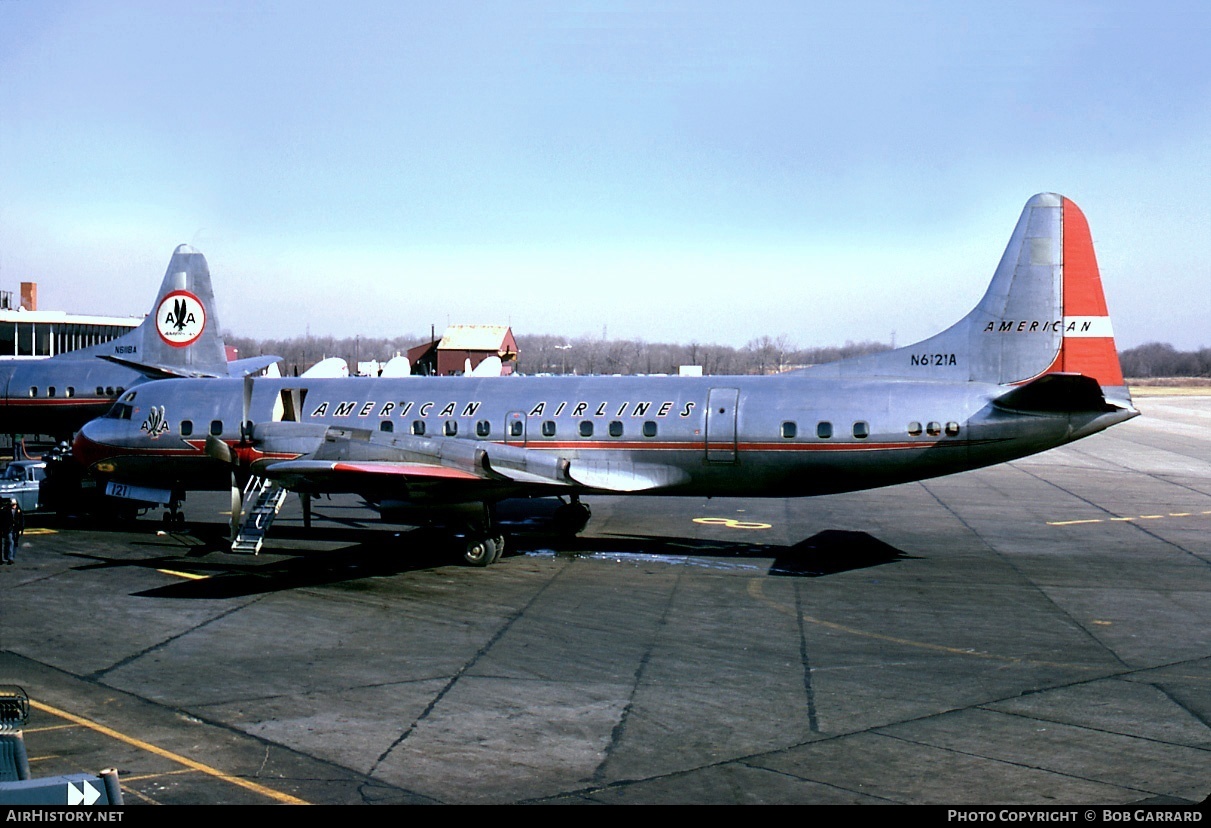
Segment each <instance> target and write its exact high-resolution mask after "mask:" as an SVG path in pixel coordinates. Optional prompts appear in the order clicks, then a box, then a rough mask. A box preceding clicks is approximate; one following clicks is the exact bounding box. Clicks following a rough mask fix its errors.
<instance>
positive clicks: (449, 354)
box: [408, 325, 517, 377]
mask: <svg viewBox="0 0 1211 828" xmlns="http://www.w3.org/2000/svg"><path fill="white" fill-rule="evenodd" d="M490 356H498V357H500V362H501V375H502V376H503V375H507V374H512V373H513V369H514V368H515V367H516V365H517V340H516V339H514V338H513V330H512V329H511V328H510V327H509V326H508V325H451V326H450V327H448V328H446V333H445V335H444V336H442V338H441V341H440V342H429V343H426V344H424V345H417V346H416V347H415V348H410V349H409V350H408V361H409V362H410V363H412V373H414V374H439V375H440V376H443V377H448V376H453V375H455V374H461V373H463V371H464V370H465V369H466V367H467V360H470V361H471V367H472V368H475V366H477V365H479V363H481V362H483V361H484V360H485V359H487V358H488V357H490Z"/></svg>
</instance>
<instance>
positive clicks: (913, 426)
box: [908, 420, 923, 437]
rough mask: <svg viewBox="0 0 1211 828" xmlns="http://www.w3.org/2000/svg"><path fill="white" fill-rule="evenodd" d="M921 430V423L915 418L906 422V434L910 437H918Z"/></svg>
mask: <svg viewBox="0 0 1211 828" xmlns="http://www.w3.org/2000/svg"><path fill="white" fill-rule="evenodd" d="M922 430H923V429H922V428H921V424H920V423H918V422H916V421H915V420H914V421H913V422H911V423H909V424H908V435H909V436H910V437H920V436H921V432H922Z"/></svg>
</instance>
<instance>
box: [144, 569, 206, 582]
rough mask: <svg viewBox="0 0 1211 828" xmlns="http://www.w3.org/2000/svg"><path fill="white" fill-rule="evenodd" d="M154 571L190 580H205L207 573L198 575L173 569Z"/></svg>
mask: <svg viewBox="0 0 1211 828" xmlns="http://www.w3.org/2000/svg"><path fill="white" fill-rule="evenodd" d="M156 572H163V573H164V574H165V575H176V576H177V577H178V578H188V579H189V580H191V581H205V580H206V579H207V578H209V577H210V576H209V575H199V574H197V573H196V572H179V571H177V570H175V569H157V570H156Z"/></svg>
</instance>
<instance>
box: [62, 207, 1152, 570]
mask: <svg viewBox="0 0 1211 828" xmlns="http://www.w3.org/2000/svg"><path fill="white" fill-rule="evenodd" d="M1137 414H1138V412H1137V411H1136V410H1135V408H1134V407H1133V405H1132V402H1131V398H1130V395H1129V394H1128V391H1127V388H1126V385H1125V384H1124V382H1123V377H1122V373H1121V371H1120V368H1119V362H1118V355H1117V352H1116V350H1115V345H1114V338H1113V334H1112V331H1111V326H1110V318H1109V316H1108V314H1107V311H1106V303H1105V299H1104V298H1103V294H1102V285H1101V278H1100V276H1099V274H1098V267H1097V262H1096V259H1095V257H1094V252H1093V243H1092V240H1091V237H1090V233H1089V227H1088V224H1087V223H1086V220H1085V217H1084V215H1083V214H1082V213H1081V211H1080V210H1079V209H1078V208H1077V206H1076V205H1075V204H1074V203H1073V202H1072V201H1070V200H1068V199H1067V198H1064V197H1062V196H1059V195H1054V194H1042V195H1037V196H1035V197H1034V198H1032V199H1030V201H1029V202H1028V203H1027V204H1026V207H1025V209H1024V210H1023V212H1022V215H1021V218H1020V219H1019V220H1018V224H1017V227H1016V228H1015V229H1014V231H1013V235H1012V237H1011V238H1010V241H1009V245H1008V247H1007V248H1006V250H1005V253H1004V255H1003V256H1002V257H1001V261H1000V264H999V265H998V266H997V269H996V272H995V274H994V275H993V278H992V283H991V285H990V286H989V288H988V291H987V292H986V293H985V295H984V297H983V299H981V300H980V303H979V304H978V305H977V306H976V307H975V309H974V310H972V311H971V312H970V313H969V314H968V315H967V316H966V317H964V318H963V319H962V320H961V321H959V322H958V323H956V324H955V325H953V326H951V327H950V328H948V329H947V330H945V331H943V332H942V333H939V334H937V335H936V336H933V337H931V338H929V339H926V340H923V341H921V342H918V343H916V344H914V345H910V346H908V347H904V348H899V349H896V350H891V351H886V352H883V353H878V354H872V355H867V356H862V357H858V358H855V359H849V360H845V361H842V362H837V363H832V364H827V365H820V366H814V367H810V368H806V369H802V370H798V371H793V372H789V373H786V374H780V375H776V376H763V377H748V376H708V377H701V378H690V377H520V378H513V377H502V378H483V379H475V378H462V379H458V380H450V379H440V378H438V379H424V380H421V379H415V378H412V379H371V378H349V379H328V380H318V379H317V380H304V379H301V378H296V379H257V380H245V381H241V380H238V379H237V380H230V379H211V380H189V381H185V380H171V379H170V380H162V381H156V382H151V383H147V384H145V385H141V386H139V387H138V388H136V389H132V390H131V391H129V392H128V393H127V394H125V395H124V396H123V397H122V398H121V399H120V400H119V401H118V402H117V403H116V404H115V405H114V407H113V408H112V409H111V410H110V412H109V413H108V414H107V415H106V417H105V418H103V419H100V420H95V421H93V422H91V423H89V424H88V425H87V426H85V428H84V429H83V430H82V431H81V432H80V434H79V436H78V438H77V440H76V443H75V456H76V458H77V460H78V461H80V462H81V463H83V464H84V465H86V466H87V467H88V468H89V469H90V470H91V471H92V473H93V474H95V475H97V476H99V477H100V478H102V479H107V480H110V481H114V482H116V483H118V484H120V485H119V486H118V491H122V490H123V489H124V486H125V485H126V484H136V485H138V486H143V487H158V488H159V489H162V490H163V494H164V495H168V496H171V497H173V498H175V497H177V496H179V495H180V493H181V492H182V491H183V490H185V489H200V488H226V487H227V486H228V485H230V484H231V480H232V478H233V472H234V473H235V475H237V476H245V477H247V476H250V475H251V476H256V477H259V478H263V479H265V480H267V481H269V482H270V483H273V484H276V485H277V486H279V487H283V488H284V489H288V490H292V491H296V492H299V493H302V494H304V495H312V494H320V493H329V492H352V493H356V494H359V495H361V496H362V497H364V498H365V499H366V500H367V501H369V502H370V503H372V504H375V505H377V506H379V507H380V508H384V509H392V511H396V510H405V511H406V510H412V511H413V512H415V513H416V514H417V518H416V520H415V521H413V522H416V523H427V522H442V523H443V524H444V525H447V526H449V527H451V528H453V529H455V530H456V531H457V532H459V533H461V534H462V535H463V536H464V537H465V541H466V550H465V557H466V559H467V560H468V561H469V562H471V563H474V564H479V565H486V564H489V563H491V562H492V561H493V560H495V559H496V558H497V557H499V555H500V552H501V550H502V548H503V545H504V537H503V535H502V534H501V532H500V530H499V528H498V526H497V524H496V522H495V520H494V508H493V504H495V503H496V502H498V501H500V500H502V499H504V498H511V497H528V496H551V495H556V496H567V497H568V498H569V500H570V501H571V503H569V504H568V505H567V506H566V507H565V509H566V510H572V511H573V512H576V511H579V513H580V515H579V516H580V518H581V525H583V520H585V519H587V507H584V506H583V504H580V502H579V496H580V495H583V494H606V493H609V494H618V493H627V494H643V495H705V496H740V497H788V496H805V495H820V494H828V493H834V492H844V491H851V490H856V489H866V488H873V487H877V486H887V485H891V484H894V483H902V482H906V481H911V480H920V479H923V478H928V477H936V476H938V475H944V474H950V473H953V472H959V471H963V470H966V469H973V468H978V467H980V466H987V465H990V464H993V463H1000V462H1003V461H1007V460H1012V459H1014V458H1018V457H1023V456H1026V455H1029V454H1034V453H1036V452H1040V451H1043V450H1046V449H1049V448H1053V447H1055V446H1059V445H1062V444H1064V443H1068V442H1071V441H1073V440H1077V439H1079V438H1082V437H1086V436H1088V435H1090V434H1094V433H1096V432H1098V431H1101V430H1102V429H1105V428H1107V427H1109V426H1112V425H1114V424H1116V423H1121V422H1123V421H1125V420H1128V419H1130V418H1131V417H1134V416H1136V415H1137ZM305 502H306V501H305Z"/></svg>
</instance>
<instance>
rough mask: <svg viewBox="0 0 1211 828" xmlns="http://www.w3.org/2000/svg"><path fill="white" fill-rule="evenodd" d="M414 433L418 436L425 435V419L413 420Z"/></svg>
mask: <svg viewBox="0 0 1211 828" xmlns="http://www.w3.org/2000/svg"><path fill="white" fill-rule="evenodd" d="M412 433H413V434H415V435H416V436H417V437H423V436H425V421H424V420H413V421H412Z"/></svg>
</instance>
